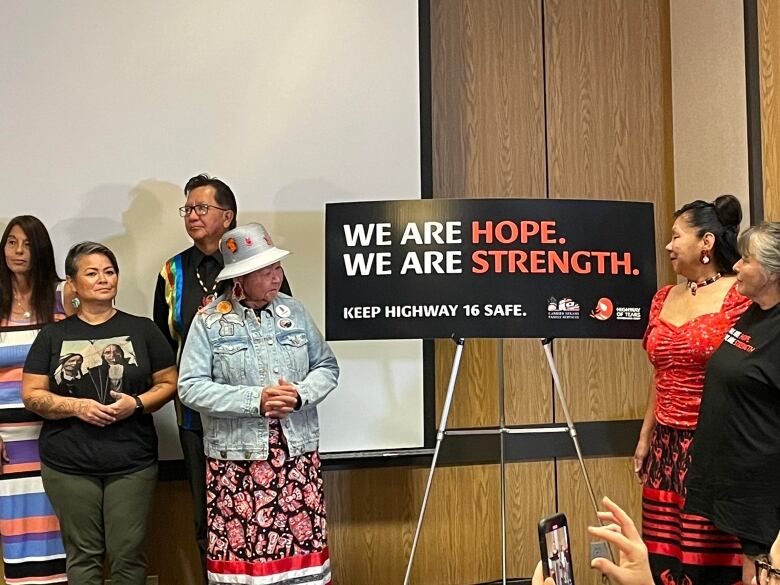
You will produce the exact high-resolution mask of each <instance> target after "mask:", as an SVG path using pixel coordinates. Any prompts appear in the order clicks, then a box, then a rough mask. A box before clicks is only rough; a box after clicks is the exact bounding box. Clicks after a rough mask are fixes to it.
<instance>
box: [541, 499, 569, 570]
mask: <svg viewBox="0 0 780 585" xmlns="http://www.w3.org/2000/svg"><path fill="white" fill-rule="evenodd" d="M539 544H540V547H541V549H542V550H541V552H542V565H543V566H544V568H546V569H547V570H546V571H545V576H549V577H552V578H553V580H554V581H555V584H556V585H574V569H573V567H572V563H571V549H570V548H569V528H568V526H567V524H566V517H565V516H564V515H563V514H557V515H555V516H551V517H550V518H546V519H545V520H542V521H541V522H540V523H539Z"/></svg>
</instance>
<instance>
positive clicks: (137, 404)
mask: <svg viewBox="0 0 780 585" xmlns="http://www.w3.org/2000/svg"><path fill="white" fill-rule="evenodd" d="M133 398H135V414H140V413H142V412H143V411H144V403H143V402H141V399H140V398H139V397H138V396H133Z"/></svg>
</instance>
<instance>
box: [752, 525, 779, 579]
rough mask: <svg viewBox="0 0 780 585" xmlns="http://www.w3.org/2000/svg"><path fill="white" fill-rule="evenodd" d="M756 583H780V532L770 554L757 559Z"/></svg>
mask: <svg viewBox="0 0 780 585" xmlns="http://www.w3.org/2000/svg"><path fill="white" fill-rule="evenodd" d="M756 584H757V585H780V534H778V535H777V539H775V542H774V544H772V548H770V549H769V555H761V556H760V557H758V558H757V559H756Z"/></svg>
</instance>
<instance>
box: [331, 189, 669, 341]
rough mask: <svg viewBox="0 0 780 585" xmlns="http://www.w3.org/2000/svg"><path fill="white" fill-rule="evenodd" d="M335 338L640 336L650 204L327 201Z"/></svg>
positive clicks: (650, 268)
mask: <svg viewBox="0 0 780 585" xmlns="http://www.w3.org/2000/svg"><path fill="white" fill-rule="evenodd" d="M325 224H326V228H325V229H326V242H327V248H326V287H325V305H326V306H325V312H326V334H327V337H328V339H332V340H339V339H405V338H421V339H427V338H437V337H449V336H451V335H456V336H458V337H597V338H598V337H603V338H640V337H642V335H643V333H644V330H645V327H646V325H647V317H648V310H649V307H650V301H651V299H652V296H653V293H654V292H655V290H656V274H655V237H654V230H653V207H652V204H651V203H640V202H625V201H593V200H587V201H581V200H555V199H436V200H434V199H428V200H418V201H380V202H367V203H332V204H328V205H326V208H325Z"/></svg>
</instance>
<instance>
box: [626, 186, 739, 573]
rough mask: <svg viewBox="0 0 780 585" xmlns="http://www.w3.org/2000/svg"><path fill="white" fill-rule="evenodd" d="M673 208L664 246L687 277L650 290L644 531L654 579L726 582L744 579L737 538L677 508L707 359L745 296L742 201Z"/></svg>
mask: <svg viewBox="0 0 780 585" xmlns="http://www.w3.org/2000/svg"><path fill="white" fill-rule="evenodd" d="M675 217H676V220H675V222H674V225H673V227H672V239H671V241H670V242H669V243H668V244H667V245H666V251H667V252H668V253H669V259H670V260H671V262H672V267H673V268H674V271H675V272H676V273H677V274H678V275H680V276H682V277H683V278H684V279H685V281H683V282H681V283H680V284H677V285H668V286H665V287H663V288H661V290H659V291H658V292H657V293H656V294H655V297H654V298H653V302H652V305H651V308H650V321H649V323H648V326H647V331H646V333H645V339H644V347H645V349H646V350H647V354H648V357H649V359H650V362H651V363H652V364H653V367H654V368H655V380H654V384H653V385H652V387H651V390H650V396H649V400H648V405H647V411H646V413H645V417H644V423H643V424H642V430H641V432H640V435H639V441H638V443H637V447H636V452H635V454H634V472H635V473H636V474H637V476H638V477H639V479H640V481H641V482H642V484H643V490H642V535H643V538H644V540H645V543H646V544H647V548H648V551H649V553H650V565H651V568H652V572H653V578H654V579H655V582H656V583H659V584H662V585H671V584H675V585H683V584H684V585H697V584H704V583H706V584H708V585H721V584H722V585H727V584H728V585H730V584H732V583H740V582H741V577H742V554H741V548H740V545H739V541H738V540H737V539H736V538H734V537H732V536H730V535H727V534H725V533H723V532H720V531H719V530H718V529H717V528H715V526H713V525H712V524H711V523H710V522H709V521H707V520H706V519H705V518H702V517H700V516H693V515H690V514H684V513H683V511H682V510H683V506H684V504H685V493H686V492H685V476H686V474H687V471H688V464H689V462H690V455H689V454H690V447H691V441H692V438H693V433H694V430H695V429H696V421H697V419H698V416H699V405H700V403H701V394H702V389H703V385H704V367H705V364H706V363H707V360H708V359H709V358H710V356H711V355H712V354H713V352H714V351H715V350H716V349H717V348H718V346H719V345H720V343H721V341H722V340H723V335H724V333H725V332H726V331H727V330H728V328H729V327H730V326H731V325H733V324H734V322H735V321H736V320H737V318H739V316H740V315H741V314H742V313H743V312H744V311H745V310H746V309H747V307H748V306H749V305H750V301H749V300H748V299H747V298H745V297H743V296H742V295H740V294H739V293H738V292H737V290H736V287H735V282H736V281H735V277H734V273H733V270H732V266H733V265H734V263H735V262H736V261H737V260H738V259H739V257H740V256H739V252H738V249H737V233H738V231H739V223H740V221H741V219H742V210H741V208H740V204H739V201H737V199H736V198H735V197H734V196H732V195H721V196H720V197H718V198H717V199H716V200H715V201H714V202H713V203H706V202H704V201H694V202H692V203H689V204H687V205H685V206H684V207H682V208H681V209H680V210H678V211H677V212H676V213H675Z"/></svg>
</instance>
